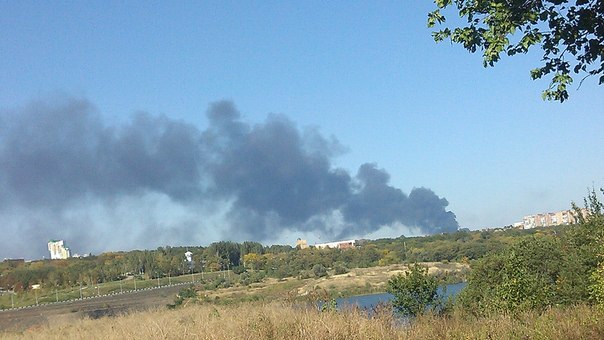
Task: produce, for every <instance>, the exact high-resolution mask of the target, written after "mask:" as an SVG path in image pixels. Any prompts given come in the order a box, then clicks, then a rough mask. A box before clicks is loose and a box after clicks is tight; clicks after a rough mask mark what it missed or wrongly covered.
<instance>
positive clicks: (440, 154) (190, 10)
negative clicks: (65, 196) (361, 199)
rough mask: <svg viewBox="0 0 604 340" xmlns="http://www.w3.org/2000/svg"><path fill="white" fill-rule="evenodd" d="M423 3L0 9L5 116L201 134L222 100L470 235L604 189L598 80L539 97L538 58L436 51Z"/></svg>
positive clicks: (0, 93)
mask: <svg viewBox="0 0 604 340" xmlns="http://www.w3.org/2000/svg"><path fill="white" fill-rule="evenodd" d="M433 6H434V5H433V4H432V3H431V2H430V1H422V2H420V1H404V2H401V1H392V2H390V1H382V2H369V1H363V2H355V3H350V2H344V1H334V2H329V3H325V2H319V1H304V2H282V1H274V2H271V1H262V2H240V1H237V2H236V1H230V2H229V1H204V2H193V1H190V2H189V1H187V2H184V1H183V2H177V3H167V2H166V3H150V2H134V1H130V2H118V1H108V2H105V1H104V2H100V1H98V2H82V3H77V2H28V1H19V2H17V1H14V2H2V3H0V32H1V33H0V60H2V61H1V62H0V110H3V111H7V110H9V111H10V110H17V111H18V110H20V109H21V108H23V107H25V106H27V105H28V103H30V102H31V101H35V100H47V101H48V100H49V98H55V97H62V98H64V97H73V98H77V99H85V100H88V101H90V103H92V105H94V107H95V108H96V111H97V112H98V113H99V114H100V115H101V116H102V119H103V121H104V122H105V124H106V125H119V124H124V123H126V122H128V121H129V119H130V117H131V115H132V113H134V112H139V111H144V112H148V113H150V114H151V115H154V116H156V115H165V116H167V117H169V118H170V119H174V120H177V121H183V122H187V123H189V124H193V125H195V126H196V127H198V128H199V129H200V130H203V129H205V128H207V126H208V120H207V119H206V117H205V112H206V111H207V110H208V106H209V105H210V104H211V103H213V102H216V101H219V100H230V101H232V102H233V103H234V104H235V105H236V107H237V109H238V110H239V111H240V112H241V115H242V120H243V121H245V122H246V123H247V124H250V125H251V126H253V125H254V124H262V123H263V122H265V120H266V117H267V115H268V114H270V113H277V114H283V115H285V116H287V117H288V118H289V119H290V120H291V121H292V122H293V123H294V124H295V125H296V126H297V127H298V128H300V129H304V128H305V127H309V126H310V127H315V128H317V129H318V130H319V131H320V133H321V134H322V135H323V136H327V137H331V136H333V137H335V138H336V139H337V140H338V141H339V143H340V144H341V145H343V146H344V147H345V149H346V152H344V153H343V154H341V155H339V156H337V157H335V158H334V159H333V160H332V166H333V167H341V168H344V169H346V170H347V171H349V172H350V173H351V175H354V174H355V173H356V171H357V169H358V167H359V166H360V165H361V164H363V163H366V162H370V163H376V164H377V167H378V168H380V169H385V170H386V171H387V172H388V173H389V174H390V182H389V183H390V185H392V186H394V187H396V188H400V189H401V190H402V191H403V192H405V193H409V192H410V191H411V190H412V189H413V188H416V187H427V188H430V189H431V190H433V191H434V192H435V193H436V194H437V195H438V196H440V197H445V198H446V199H447V200H448V202H449V206H448V207H447V209H448V210H450V211H452V212H454V213H455V214H456V216H457V221H458V222H459V224H460V226H461V227H469V228H471V229H477V228H482V227H494V226H502V225H507V224H511V223H513V222H515V221H517V220H519V219H521V218H522V216H523V215H526V214H532V213H539V212H548V211H556V210H560V209H566V208H568V207H569V206H570V202H571V201H573V200H574V201H580V200H582V198H583V197H584V196H585V195H586V192H587V191H586V189H587V188H588V187H591V186H592V185H594V186H596V187H599V186H602V185H604V184H603V183H604V175H603V174H602V169H603V167H604V157H602V156H603V154H602V148H601V145H602V129H601V127H602V126H604V96H602V88H601V87H599V86H597V83H596V80H595V79H587V80H586V81H585V82H584V84H583V85H582V87H581V88H580V89H579V90H576V87H577V85H576V84H575V85H573V86H572V89H571V98H570V100H569V101H568V102H565V103H563V104H560V103H553V102H544V101H542V100H541V97H540V93H541V90H543V89H544V88H545V87H546V86H547V82H546V81H532V80H530V77H529V70H530V69H531V68H533V67H536V66H538V65H539V59H540V54H539V53H531V54H529V55H522V56H517V57H514V58H504V59H503V60H502V61H501V62H500V63H499V64H497V66H496V67H495V68H488V69H485V68H483V67H482V61H481V57H480V55H472V54H469V53H468V52H466V51H465V50H463V48H462V47H460V46H456V45H451V44H450V43H440V44H436V43H434V42H433V40H432V38H431V36H430V29H428V28H427V27H426V14H427V13H428V12H429V11H430V10H432V7H433ZM535 52H538V51H535ZM174 209H176V210H178V207H175V208H174ZM88 215H90V216H89V217H88V218H90V219H94V217H93V216H94V214H90V213H89V214H88ZM162 216H164V215H162ZM167 216H169V215H167ZM162 218H166V217H165V216H164V217H162ZM12 220H13V219H11V221H12ZM126 220H127V219H126ZM21 223H27V222H21ZM217 223H218V222H217ZM19 225H21V224H19ZM399 234H400V233H399V232H398V231H397V230H390V229H387V230H385V231H383V232H382V233H377V234H375V235H378V236H398V235H399ZM306 236H307V237H309V238H311V239H312V235H310V236H308V235H306ZM53 237H57V238H60V237H61V236H60V235H56V236H53ZM284 237H285V236H284ZM195 241H198V242H199V243H204V241H203V240H195ZM175 242H181V241H178V240H176V241H175ZM160 244H161V243H160ZM118 246H122V247H137V246H138V245H136V244H133V243H127V244H118V245H116V247H118ZM142 246H152V244H151V245H149V244H143V245H142ZM1 255H2V254H0V256H1Z"/></svg>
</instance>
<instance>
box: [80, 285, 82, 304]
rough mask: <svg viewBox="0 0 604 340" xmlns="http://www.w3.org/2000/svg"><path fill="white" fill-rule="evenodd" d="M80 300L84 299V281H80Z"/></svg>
mask: <svg viewBox="0 0 604 340" xmlns="http://www.w3.org/2000/svg"><path fill="white" fill-rule="evenodd" d="M80 300H82V281H80Z"/></svg>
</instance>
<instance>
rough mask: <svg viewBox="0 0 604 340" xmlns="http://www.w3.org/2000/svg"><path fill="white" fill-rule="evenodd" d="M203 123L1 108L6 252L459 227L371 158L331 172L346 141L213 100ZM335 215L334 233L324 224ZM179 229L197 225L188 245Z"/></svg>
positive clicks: (73, 109)
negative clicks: (66, 243) (256, 117)
mask: <svg viewBox="0 0 604 340" xmlns="http://www.w3.org/2000/svg"><path fill="white" fill-rule="evenodd" d="M207 119H208V127H207V128H206V129H204V130H200V129H199V128H197V127H196V126H195V125H193V124H190V123H186V122H183V121H178V120H173V119H170V118H168V117H165V116H153V115H150V114H147V113H136V114H134V115H132V117H131V119H130V120H129V122H128V123H126V124H122V125H114V126H112V125H108V124H106V123H104V122H103V119H102V116H101V115H100V114H99V113H98V112H97V111H96V110H95V108H94V107H93V106H92V105H91V104H90V103H89V102H88V101H86V100H75V99H64V100H56V101H38V102H34V103H31V104H29V105H28V106H26V107H24V108H20V109H14V110H4V111H2V112H1V113H0V204H1V206H0V223H1V225H2V226H3V227H2V228H3V229H4V232H5V235H12V237H9V238H2V241H1V242H2V243H3V244H0V247H1V248H3V249H5V250H6V254H4V255H5V256H7V255H8V256H19V254H18V253H16V252H18V251H20V250H21V251H22V249H23V248H22V245H23V244H31V242H32V241H35V242H45V238H46V239H49V238H65V239H70V237H71V238H73V239H71V240H70V243H71V244H74V243H76V244H78V245H79V246H80V247H81V248H89V249H91V250H106V249H111V248H113V247H116V246H121V247H129V248H132V247H149V246H153V245H162V244H168V242H175V243H179V242H180V243H182V242H191V241H195V242H199V243H204V242H205V240H207V234H212V235H214V237H215V238H231V239H232V238H241V239H243V238H247V239H254V240H260V241H262V240H271V239H275V237H276V236H278V235H279V234H280V233H282V232H283V231H285V230H289V231H294V232H298V231H299V232H314V231H317V232H321V233H322V234H324V235H331V237H334V238H340V237H362V236H363V235H366V234H368V233H371V232H374V231H376V230H377V229H379V228H381V227H383V226H388V225H392V224H395V223H398V224H402V225H405V226H407V227H409V228H413V229H415V230H418V231H419V232H420V233H424V234H430V233H439V232H448V231H454V230H457V229H458V227H459V226H458V224H457V222H456V220H455V215H454V214H453V213H452V212H450V211H447V210H446V207H447V205H448V202H447V200H446V199H444V198H440V197H438V196H437V195H436V194H434V192H432V191H431V190H429V189H426V188H416V189H413V190H412V191H411V192H410V194H409V195H406V194H405V193H403V192H402V191H401V190H400V189H397V188H395V187H392V186H390V185H389V184H388V183H389V175H388V173H386V171H385V170H383V169H378V168H377V166H376V165H375V164H369V163H367V164H363V165H361V166H360V168H359V170H358V172H357V174H356V175H355V176H354V177H353V176H351V175H350V174H349V173H348V172H347V171H346V170H344V169H338V168H335V167H334V166H333V165H332V160H333V158H334V157H335V156H337V155H338V154H339V153H341V152H342V151H343V150H344V148H343V147H342V145H340V144H339V142H338V141H337V140H335V138H326V137H324V136H322V135H321V134H320V133H319V132H318V131H317V130H316V129H299V128H298V127H297V126H296V125H295V124H294V123H293V122H292V121H290V120H289V119H288V118H287V117H285V116H283V115H269V116H268V117H267V119H266V121H265V122H263V123H260V124H255V125H251V124H248V123H245V122H243V121H242V120H241V116H240V114H239V112H238V111H237V110H236V108H235V107H234V105H233V104H232V103H231V102H228V101H222V102H217V103H214V104H212V105H210V108H209V109H208V111H207ZM175 211H176V212H177V213H175ZM216 211H222V212H223V215H222V216H221V217H220V218H219V219H217V220H219V222H217V220H215V221H214V222H213V223H212V224H208V222H207V221H206V219H205V218H204V216H206V214H208V213H209V212H215V213H216ZM171 214H176V215H174V216H178V217H174V219H173V220H171V219H170V216H172V215H171ZM334 214H336V215H339V216H340V217H341V218H340V223H341V225H340V226H339V227H338V228H334V227H333V226H331V225H329V224H330V222H327V221H328V220H329V219H328V218H327V217H328V216H333V215H334ZM98 216H101V217H100V218H96V217H98ZM185 228H186V229H187V230H200V231H199V232H198V233H193V235H194V238H195V239H194V240H191V234H190V233H189V232H185V230H184V229H185ZM216 229H220V230H216ZM336 230H337V231H336ZM95 235H96V236H95ZM98 235H101V236H102V235H105V236H102V237H100V238H99V236H98ZM112 235H113V236H115V235H122V236H123V237H126V238H127V239H128V240H125V241H124V240H123V239H122V243H119V242H117V241H116V240H115V239H114V238H112V237H110V236H112ZM204 236H206V237H204ZM158 238H159V239H158ZM99 240H104V242H106V243H107V244H105V245H99V244H98V242H99ZM95 243H96V244H95ZM42 247H43V245H42ZM36 254H40V252H39V251H38V252H37V253H36ZM2 255H3V254H0V256H2ZM21 256H23V255H21Z"/></svg>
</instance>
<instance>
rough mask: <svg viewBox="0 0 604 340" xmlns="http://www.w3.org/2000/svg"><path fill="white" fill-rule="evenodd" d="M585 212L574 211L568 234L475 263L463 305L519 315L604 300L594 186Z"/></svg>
mask: <svg viewBox="0 0 604 340" xmlns="http://www.w3.org/2000/svg"><path fill="white" fill-rule="evenodd" d="M583 211H586V212H587V213H586V214H585V215H583V212H582V211H581V210H580V209H576V213H577V214H578V217H579V218H578V219H579V220H580V223H579V224H577V225H575V226H572V227H570V228H569V230H568V232H566V233H564V234H555V235H535V236H533V237H530V238H527V239H523V240H522V241H520V242H519V243H517V244H515V245H513V246H512V247H510V249H508V250H506V251H503V252H498V253H494V254H491V255H488V256H485V257H484V258H482V259H480V260H479V261H477V262H476V263H474V264H473V265H472V272H471V275H470V277H469V280H468V286H467V287H466V289H464V291H463V292H462V293H461V295H460V302H461V304H462V306H463V307H464V309H465V310H469V311H471V312H473V313H475V314H488V313H490V312H510V313H517V312H522V311H527V310H537V311H543V310H545V309H546V308H548V307H552V306H560V305H572V304H577V303H598V304H604V258H603V255H604V216H603V215H602V212H603V209H602V203H600V202H599V200H598V197H597V195H596V192H595V190H592V191H591V192H590V193H589V195H588V198H587V199H586V200H585V209H584V210H583Z"/></svg>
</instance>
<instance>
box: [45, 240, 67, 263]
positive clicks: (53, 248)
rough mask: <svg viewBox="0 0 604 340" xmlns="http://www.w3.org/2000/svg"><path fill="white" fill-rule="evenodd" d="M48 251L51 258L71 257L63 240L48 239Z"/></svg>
mask: <svg viewBox="0 0 604 340" xmlns="http://www.w3.org/2000/svg"><path fill="white" fill-rule="evenodd" d="M48 251H49V252H50V259H51V260H59V259H66V258H69V257H71V251H70V250H69V248H67V247H65V244H64V242H63V240H50V241H48Z"/></svg>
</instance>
